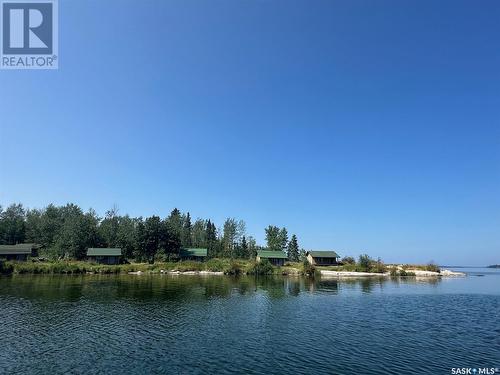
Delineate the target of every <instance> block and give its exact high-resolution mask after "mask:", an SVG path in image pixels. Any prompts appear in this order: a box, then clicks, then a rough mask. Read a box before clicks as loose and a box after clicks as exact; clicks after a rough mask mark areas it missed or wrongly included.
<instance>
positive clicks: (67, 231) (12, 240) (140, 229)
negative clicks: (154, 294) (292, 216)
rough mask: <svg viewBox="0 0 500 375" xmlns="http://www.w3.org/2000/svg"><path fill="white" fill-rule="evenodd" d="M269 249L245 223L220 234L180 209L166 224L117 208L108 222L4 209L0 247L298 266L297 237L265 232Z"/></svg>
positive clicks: (70, 213)
mask: <svg viewBox="0 0 500 375" xmlns="http://www.w3.org/2000/svg"><path fill="white" fill-rule="evenodd" d="M265 233H266V242H267V244H266V245H267V246H265V247H262V246H259V245H257V243H256V241H255V239H254V238H253V237H252V236H248V235H247V233H246V226H245V222H244V221H243V220H236V219H234V218H228V219H226V221H225V222H224V224H223V226H222V227H221V228H219V229H218V228H217V227H216V225H215V223H214V222H213V221H211V220H210V219H208V220H207V219H201V218H198V219H196V220H195V221H194V222H192V218H191V216H190V214H189V212H187V213H182V212H181V211H179V210H178V209H177V208H175V209H173V210H172V212H171V213H170V215H168V216H167V217H165V218H160V217H159V216H156V215H154V216H151V217H147V218H143V217H130V216H128V215H120V214H119V212H118V209H117V208H116V207H113V208H112V209H110V210H109V211H107V212H106V214H105V216H104V217H103V218H101V217H99V215H97V213H96V212H95V211H94V210H92V209H90V210H89V211H87V212H84V211H83V210H82V209H81V208H80V207H79V206H77V205H75V204H67V205H65V206H55V205H53V204H50V205H48V206H47V207H45V208H43V209H26V208H24V207H23V205H22V204H12V205H10V206H8V207H7V208H6V209H4V208H3V207H2V206H0V244H7V245H13V244H17V243H37V244H40V245H42V248H41V250H40V253H41V254H42V255H43V256H46V257H48V258H51V259H83V258H85V255H86V250H87V248H89V247H120V248H121V249H122V251H123V254H124V256H125V257H126V258H128V259H134V260H136V261H148V262H153V261H155V260H156V259H157V260H172V259H176V258H178V257H179V252H180V249H181V248H189V247H201V248H207V249H208V257H209V258H247V259H248V258H253V257H255V255H256V252H257V250H260V249H264V248H265V249H268V250H275V251H284V252H286V253H287V254H288V257H289V259H290V260H292V261H298V260H299V254H300V251H299V245H298V241H297V236H296V235H292V236H291V238H290V239H289V237H288V231H287V229H286V228H279V227H276V226H273V225H270V226H268V227H267V228H265Z"/></svg>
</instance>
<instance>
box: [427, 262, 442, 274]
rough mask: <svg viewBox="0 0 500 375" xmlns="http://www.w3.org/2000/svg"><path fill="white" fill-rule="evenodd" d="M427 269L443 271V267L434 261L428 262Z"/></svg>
mask: <svg viewBox="0 0 500 375" xmlns="http://www.w3.org/2000/svg"><path fill="white" fill-rule="evenodd" d="M425 270H426V271H431V272H438V273H440V272H441V269H440V268H439V266H438V265H437V264H435V263H433V262H430V263H429V264H427V265H426V266H425Z"/></svg>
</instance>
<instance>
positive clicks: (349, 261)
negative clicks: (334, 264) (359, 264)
mask: <svg viewBox="0 0 500 375" xmlns="http://www.w3.org/2000/svg"><path fill="white" fill-rule="evenodd" d="M341 263H343V264H355V263H356V260H355V259H354V258H353V257H344V258H342V260H341Z"/></svg>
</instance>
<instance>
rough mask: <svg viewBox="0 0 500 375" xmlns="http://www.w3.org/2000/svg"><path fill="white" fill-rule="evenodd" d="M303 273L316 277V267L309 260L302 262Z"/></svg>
mask: <svg viewBox="0 0 500 375" xmlns="http://www.w3.org/2000/svg"><path fill="white" fill-rule="evenodd" d="M302 272H303V273H304V275H306V276H314V275H315V273H316V267H314V266H313V265H312V264H311V263H309V261H308V260H307V259H304V261H303V262H302Z"/></svg>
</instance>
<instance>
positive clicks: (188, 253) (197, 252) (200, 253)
mask: <svg viewBox="0 0 500 375" xmlns="http://www.w3.org/2000/svg"><path fill="white" fill-rule="evenodd" d="M207 253H208V251H207V249H204V248H194V247H192V248H187V249H181V257H206V256H207Z"/></svg>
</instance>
